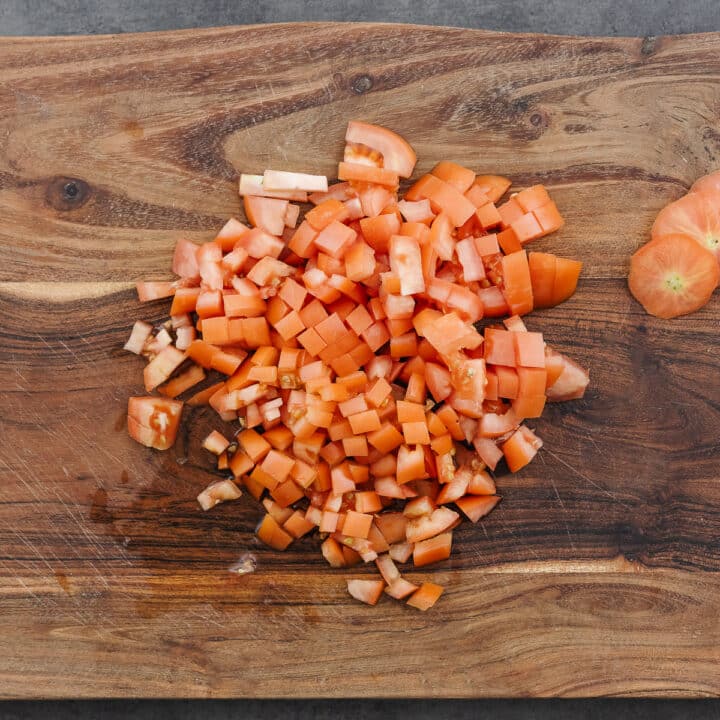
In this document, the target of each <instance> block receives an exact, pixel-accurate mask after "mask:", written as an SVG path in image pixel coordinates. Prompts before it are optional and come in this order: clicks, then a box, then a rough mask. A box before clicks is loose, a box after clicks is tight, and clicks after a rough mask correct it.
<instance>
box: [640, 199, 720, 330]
mask: <svg viewBox="0 0 720 720" xmlns="http://www.w3.org/2000/svg"><path fill="white" fill-rule="evenodd" d="M688 197H690V196H688ZM719 281H720V265H718V263H717V258H716V256H715V255H714V254H713V253H712V252H710V250H709V249H707V248H706V247H703V245H702V244H701V243H699V242H697V241H696V240H694V239H692V238H691V237H690V236H689V235H664V236H661V237H658V238H657V239H655V240H652V241H651V242H649V243H647V244H646V245H644V246H643V247H641V248H640V249H639V250H638V251H637V252H636V253H635V254H634V255H633V256H632V258H631V260H630V275H629V277H628V285H629V286H630V292H631V293H632V294H633V296H634V297H635V299H636V300H637V301H638V302H639V303H640V304H641V305H642V306H643V307H644V308H645V310H646V312H648V313H650V314H651V315H655V316H657V317H660V318H674V317H678V316H679V315H686V314H687V313H691V312H694V311H695V310H699V309H700V308H701V307H702V306H703V305H705V304H706V303H707V301H708V300H709V299H710V296H711V295H712V293H713V291H714V290H715V288H716V287H717V286H718V282H719Z"/></svg>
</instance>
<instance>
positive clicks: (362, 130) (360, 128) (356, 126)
mask: <svg viewBox="0 0 720 720" xmlns="http://www.w3.org/2000/svg"><path fill="white" fill-rule="evenodd" d="M345 142H346V143H348V144H349V145H350V146H353V145H364V146H365V147H367V148H371V149H372V150H375V151H377V152H378V153H380V155H381V156H382V162H383V164H382V167H384V168H386V169H387V170H391V171H392V172H394V173H397V174H398V175H399V176H400V177H404V178H409V177H410V176H411V175H412V171H413V170H414V169H415V163H416V162H417V156H416V155H415V151H414V150H413V149H412V147H411V146H410V143H408V142H407V140H405V138H402V137H400V135H398V134H397V133H394V132H393V131H392V130H388V129H387V128H384V127H380V126H379V125H371V124H370V123H365V122H361V121H359V120H351V121H350V122H349V123H348V127H347V132H346V133H345ZM346 152H347V151H346Z"/></svg>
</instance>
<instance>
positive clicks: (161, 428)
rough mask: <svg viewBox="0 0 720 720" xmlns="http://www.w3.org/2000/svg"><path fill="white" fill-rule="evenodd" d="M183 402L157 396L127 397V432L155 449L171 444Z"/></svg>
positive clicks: (164, 447)
mask: <svg viewBox="0 0 720 720" xmlns="http://www.w3.org/2000/svg"><path fill="white" fill-rule="evenodd" d="M182 407H183V404H182V402H180V401H179V400H168V399H166V398H157V397H131V398H129V399H128V432H129V433H130V437H131V438H132V439H133V440H137V441H138V442H139V443H140V444H141V445H145V446H147V447H153V448H155V449H156V450H168V449H169V448H171V447H172V446H173V443H174V442H175V437H176V436H177V431H178V427H179V424H180V414H181V413H182Z"/></svg>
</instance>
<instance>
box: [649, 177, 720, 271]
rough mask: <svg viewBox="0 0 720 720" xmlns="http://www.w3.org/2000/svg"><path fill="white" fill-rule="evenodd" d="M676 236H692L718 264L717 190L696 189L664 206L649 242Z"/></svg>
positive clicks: (719, 203)
mask: <svg viewBox="0 0 720 720" xmlns="http://www.w3.org/2000/svg"><path fill="white" fill-rule="evenodd" d="M705 184H706V186H707V185H709V184H710V181H707V182H706V183H705ZM678 233H680V234H682V235H687V236H688V237H691V238H692V239H693V240H695V241H696V242H697V243H699V244H700V245H701V246H702V247H704V248H706V249H707V250H709V251H710V252H712V253H714V254H715V256H716V258H717V259H718V262H720V191H715V190H709V189H706V190H695V191H693V192H691V193H689V194H688V195H685V196H683V197H681V198H680V199H679V200H676V201H675V202H672V203H670V204H669V205H666V206H665V207H664V208H663V209H662V210H661V211H660V212H659V213H658V216H657V217H656V218H655V222H654V223H653V226H652V239H653V240H657V239H658V238H661V237H664V236H665V235H674V234H678Z"/></svg>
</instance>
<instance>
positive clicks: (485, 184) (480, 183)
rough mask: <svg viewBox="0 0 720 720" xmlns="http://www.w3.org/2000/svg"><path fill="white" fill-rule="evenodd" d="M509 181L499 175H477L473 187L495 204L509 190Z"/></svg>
mask: <svg viewBox="0 0 720 720" xmlns="http://www.w3.org/2000/svg"><path fill="white" fill-rule="evenodd" d="M510 185H511V182H510V180H508V179H507V178H506V177H502V176H501V175H478V176H477V177H476V178H475V183H474V187H476V188H478V189H479V190H481V191H482V192H483V193H485V195H486V196H487V197H488V199H489V200H490V201H491V202H494V203H496V202H497V201H498V200H499V199H500V198H501V197H502V196H503V195H504V194H505V193H506V192H507V191H508V189H509V187H510Z"/></svg>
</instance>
